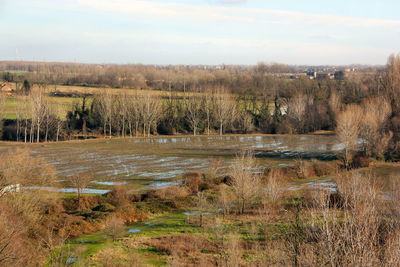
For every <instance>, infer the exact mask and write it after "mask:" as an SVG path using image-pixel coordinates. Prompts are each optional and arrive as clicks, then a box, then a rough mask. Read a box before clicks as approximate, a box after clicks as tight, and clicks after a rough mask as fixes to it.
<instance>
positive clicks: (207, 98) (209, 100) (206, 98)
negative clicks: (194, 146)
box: [202, 90, 213, 135]
mask: <svg viewBox="0 0 400 267" xmlns="http://www.w3.org/2000/svg"><path fill="white" fill-rule="evenodd" d="M202 104H203V106H202V108H203V111H204V114H205V116H206V122H207V135H210V124H211V116H212V111H213V94H212V92H211V90H205V91H204V92H203V103H202Z"/></svg>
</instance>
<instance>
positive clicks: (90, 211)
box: [0, 149, 400, 266]
mask: <svg viewBox="0 0 400 267" xmlns="http://www.w3.org/2000/svg"><path fill="white" fill-rule="evenodd" d="M0 164H1V165H2V166H1V170H2V171H1V172H0V183H1V184H0V185H1V186H2V187H4V186H6V185H10V184H16V183H18V184H19V185H20V186H21V189H20V191H18V192H16V191H12V190H10V191H7V192H4V193H3V194H1V195H0V207H1V209H0V226H1V227H0V265H4V266H10V265H12V266H40V265H44V266H67V265H73V264H75V265H76V266H82V265H84V266H88V265H91V266H144V265H156V266H163V265H171V266H269V265H278V266H326V265H327V266H348V265H354V266H397V265H399V264H400V257H399V253H398V251H399V249H400V239H399V233H400V220H399V218H400V217H399V204H400V203H399V200H400V198H399V196H400V194H399V189H400V186H399V184H398V179H395V180H393V184H391V185H390V186H389V187H387V186H386V187H384V186H383V184H381V183H380V181H379V180H377V179H376V178H375V177H373V176H371V175H370V174H363V175H362V174H360V173H357V172H350V171H347V170H344V169H342V168H340V167H338V165H337V164H338V162H320V161H316V160H314V161H311V162H303V161H300V160H299V161H296V163H295V166H294V167H287V168H284V169H282V168H281V169H276V168H267V169H265V168H262V167H261V166H259V165H258V164H257V161H256V160H255V158H254V157H253V155H252V154H251V152H242V153H240V154H238V155H237V156H236V158H235V160H234V161H233V163H232V166H231V168H230V169H229V172H228V173H227V174H222V173H221V172H220V170H221V169H220V168H219V161H218V160H215V161H213V162H211V163H210V166H209V168H208V171H207V172H206V173H203V174H201V173H187V174H185V175H183V177H181V181H182V182H181V183H179V184H177V185H173V186H170V187H167V188H163V189H158V190H148V191H144V192H138V191H137V190H135V188H134V187H130V186H129V185H124V186H115V187H114V188H113V190H111V191H110V192H109V193H107V194H104V195H84V194H82V193H81V192H82V189H83V188H85V187H86V186H87V184H88V181H89V179H88V177H89V175H88V174H85V173H77V174H76V175H75V176H71V177H68V178H66V179H68V181H69V182H70V183H71V185H73V186H74V187H75V188H76V189H77V192H78V193H77V194H65V193H49V192H47V191H41V190H32V189H33V187H34V186H47V187H48V186H51V185H52V183H53V182H54V180H55V175H54V169H53V168H52V167H51V166H50V165H48V164H47V163H46V162H45V160H43V159H42V158H40V157H39V156H37V155H31V154H30V152H29V151H28V150H25V149H17V150H15V151H13V153H12V154H9V155H7V156H3V157H2V158H1V161H0ZM325 175H333V176H334V177H335V183H336V186H335V187H334V188H324V187H323V186H321V185H320V184H316V185H315V186H314V187H310V188H308V189H307V187H305V188H304V189H303V190H289V189H290V183H291V182H293V181H297V180H299V179H303V180H304V179H308V178H309V177H323V176H325Z"/></svg>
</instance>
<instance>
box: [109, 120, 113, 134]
mask: <svg viewBox="0 0 400 267" xmlns="http://www.w3.org/2000/svg"><path fill="white" fill-rule="evenodd" d="M109 130H110V139H111V137H112V131H111V118H110V129H109Z"/></svg>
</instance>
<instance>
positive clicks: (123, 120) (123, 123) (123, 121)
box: [121, 118, 125, 138]
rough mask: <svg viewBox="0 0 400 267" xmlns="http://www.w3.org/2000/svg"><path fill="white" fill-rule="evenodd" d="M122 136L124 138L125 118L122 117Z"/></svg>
mask: <svg viewBox="0 0 400 267" xmlns="http://www.w3.org/2000/svg"><path fill="white" fill-rule="evenodd" d="M121 134H122V137H123V138H125V118H123V119H122V133H121Z"/></svg>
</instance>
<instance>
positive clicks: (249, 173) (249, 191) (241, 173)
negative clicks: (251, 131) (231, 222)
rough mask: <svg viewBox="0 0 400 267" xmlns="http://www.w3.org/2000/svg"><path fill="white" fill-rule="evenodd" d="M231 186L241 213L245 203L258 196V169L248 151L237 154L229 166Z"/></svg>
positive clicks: (249, 202) (259, 182) (259, 179)
mask: <svg viewBox="0 0 400 267" xmlns="http://www.w3.org/2000/svg"><path fill="white" fill-rule="evenodd" d="M231 176H232V188H233V190H234V193H235V196H236V200H237V205H238V211H239V213H241V214H243V213H244V212H245V209H246V207H247V205H249V204H252V203H253V201H254V200H256V199H257V198H258V197H259V196H260V194H259V193H260V188H261V186H260V185H261V177H260V169H259V167H258V166H257V164H256V161H255V159H254V157H253V155H252V154H251V153H250V152H247V153H241V154H240V155H238V156H237V157H236V159H235V161H234V163H233V165H232V167H231Z"/></svg>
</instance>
